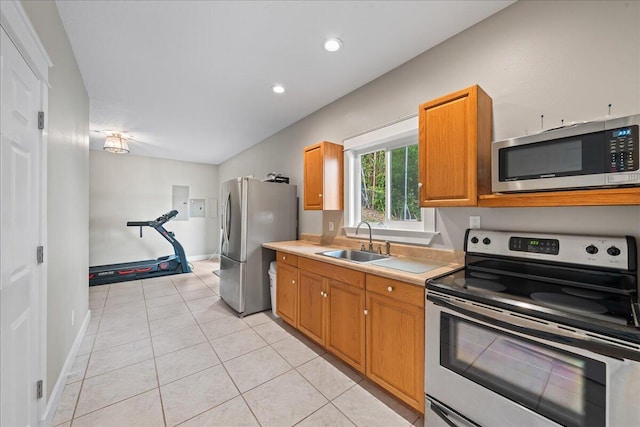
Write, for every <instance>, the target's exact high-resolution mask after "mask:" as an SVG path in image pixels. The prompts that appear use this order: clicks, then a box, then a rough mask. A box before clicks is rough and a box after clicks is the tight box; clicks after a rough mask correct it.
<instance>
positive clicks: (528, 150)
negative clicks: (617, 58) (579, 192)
mask: <svg viewBox="0 0 640 427" xmlns="http://www.w3.org/2000/svg"><path fill="white" fill-rule="evenodd" d="M639 125H640V114H637V115H633V116H626V117H620V118H616V119H611V120H606V121H594V122H587V123H580V124H576V125H571V126H565V127H562V128H557V129H552V130H548V131H545V132H541V133H538V134H535V135H528V136H522V137H518V138H512V139H507V140H504V141H496V142H494V143H493V144H492V147H491V174H492V182H491V183H492V191H493V192H519V191H548V190H562V189H578V188H595V187H612V186H615V187H618V186H639V185H640V168H639V165H638V158H639V157H640V151H639V148H638V127H639Z"/></svg>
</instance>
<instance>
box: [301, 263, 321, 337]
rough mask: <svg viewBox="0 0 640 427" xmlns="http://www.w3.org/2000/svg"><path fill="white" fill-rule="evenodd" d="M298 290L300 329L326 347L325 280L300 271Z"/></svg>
mask: <svg viewBox="0 0 640 427" xmlns="http://www.w3.org/2000/svg"><path fill="white" fill-rule="evenodd" d="M299 273H300V286H299V288H298V292H299V294H298V298H299V303H298V304H299V306H298V307H299V309H298V329H300V330H301V331H302V332H304V333H305V334H306V335H307V336H309V338H311V339H312V340H314V341H315V342H317V343H318V344H320V345H322V346H324V345H325V313H326V309H325V307H326V304H327V293H326V289H325V286H324V278H323V277H322V276H320V275H318V274H315V273H311V272H310V271H304V270H300V272H299Z"/></svg>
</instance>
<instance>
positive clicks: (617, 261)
mask: <svg viewBox="0 0 640 427" xmlns="http://www.w3.org/2000/svg"><path fill="white" fill-rule="evenodd" d="M464 249H465V252H466V253H468V254H472V253H477V254H482V255H500V256H507V257H512V258H531V259H536V260H545V261H549V262H557V263H567V264H579V265H587V266H591V267H605V268H615V269H622V270H629V269H630V267H632V266H634V265H635V259H637V258H636V257H637V253H636V245H635V240H634V239H633V238H632V237H631V238H629V237H627V236H619V237H604V236H579V235H568V234H551V233H550V234H543V233H527V232H508V231H493V230H481V229H469V230H467V234H466V241H465V248H464ZM633 268H635V267H633Z"/></svg>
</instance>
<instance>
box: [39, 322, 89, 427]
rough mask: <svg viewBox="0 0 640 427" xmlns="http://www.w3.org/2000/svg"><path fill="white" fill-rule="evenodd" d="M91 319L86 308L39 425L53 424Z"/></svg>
mask: <svg viewBox="0 0 640 427" xmlns="http://www.w3.org/2000/svg"><path fill="white" fill-rule="evenodd" d="M90 321H91V310H87V315H86V316H85V317H84V321H83V322H82V326H81V327H80V330H79V331H78V334H77V335H76V339H75V340H74V341H73V345H72V346H71V350H69V354H68V355H67V359H66V360H65V361H64V365H63V366H62V370H61V371H60V375H59V376H58V380H57V381H56V385H55V386H54V387H53V390H51V396H49V400H48V401H47V408H46V410H45V411H44V414H43V416H42V419H41V425H44V426H50V425H53V417H54V416H55V415H56V410H57V409H58V405H59V404H60V399H61V398H62V392H63V391H64V386H65V385H67V378H68V377H69V372H70V371H71V368H72V367H73V363H74V362H75V360H76V355H77V354H78V350H79V349H80V345H81V344H82V341H83V340H84V336H85V334H86V332H87V328H88V327H89V322H90Z"/></svg>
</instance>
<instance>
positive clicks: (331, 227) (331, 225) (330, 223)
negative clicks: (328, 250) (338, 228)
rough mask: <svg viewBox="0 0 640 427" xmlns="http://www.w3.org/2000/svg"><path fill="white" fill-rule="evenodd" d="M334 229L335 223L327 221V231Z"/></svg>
mask: <svg viewBox="0 0 640 427" xmlns="http://www.w3.org/2000/svg"><path fill="white" fill-rule="evenodd" d="M334 229H335V225H334V223H333V221H329V231H333V230H334Z"/></svg>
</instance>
